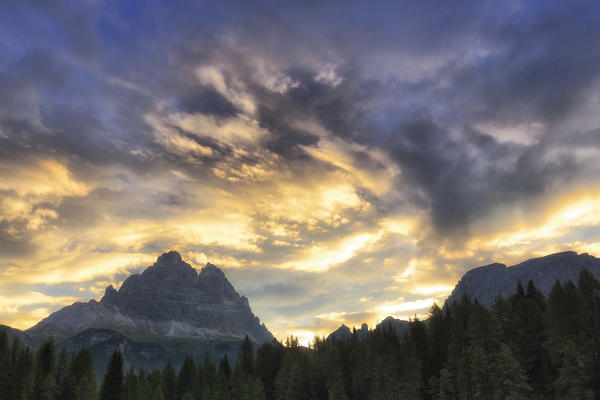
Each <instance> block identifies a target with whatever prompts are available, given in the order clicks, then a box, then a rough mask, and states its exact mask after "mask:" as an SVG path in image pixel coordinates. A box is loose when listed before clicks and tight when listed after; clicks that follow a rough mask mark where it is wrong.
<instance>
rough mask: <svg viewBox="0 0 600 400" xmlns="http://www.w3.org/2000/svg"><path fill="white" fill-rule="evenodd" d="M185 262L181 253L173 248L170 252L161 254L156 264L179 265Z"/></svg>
mask: <svg viewBox="0 0 600 400" xmlns="http://www.w3.org/2000/svg"><path fill="white" fill-rule="evenodd" d="M181 262H183V258H181V254H179V253H178V252H177V251H175V250H171V251H169V252H166V253H163V254H161V255H160V256H159V257H158V258H157V259H156V262H155V263H154V265H165V266H166V265H177V264H179V263H181Z"/></svg>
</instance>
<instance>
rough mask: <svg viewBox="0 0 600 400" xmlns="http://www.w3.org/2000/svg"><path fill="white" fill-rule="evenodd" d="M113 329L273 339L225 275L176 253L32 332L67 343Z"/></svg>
mask: <svg viewBox="0 0 600 400" xmlns="http://www.w3.org/2000/svg"><path fill="white" fill-rule="evenodd" d="M90 328H96V329H110V330H113V331H116V332H119V333H120V334H123V335H126V336H127V337H128V338H131V339H136V340H144V341H156V340H162V339H164V338H169V337H170V338H186V339H197V340H204V341H221V342H223V341H234V340H241V339H243V338H244V336H245V335H248V336H249V337H250V339H251V340H252V341H254V342H256V343H261V342H265V341H268V340H272V339H273V336H272V335H271V333H270V332H269V331H268V330H267V328H266V327H265V326H264V324H261V323H260V321H259V319H258V318H257V317H256V316H255V315H254V314H253V313H252V310H251V309H250V306H249V304H248V299H247V298H246V297H244V296H240V295H239V294H238V293H237V292H236V291H235V289H234V288H233V286H231V284H230V283H229V281H228V280H227V278H226V277H225V274H224V273H223V272H222V271H221V270H220V269H219V268H217V267H215V266H214V265H212V264H210V263H209V264H207V265H206V266H205V267H204V268H202V270H201V271H200V274H198V273H197V272H196V270H195V269H194V268H192V267H191V266H190V265H189V264H188V263H186V262H184V261H183V260H182V258H181V256H180V255H179V253H177V252H175V251H170V252H168V253H164V254H163V255H161V256H160V257H159V258H158V260H157V261H156V263H155V264H154V265H152V266H150V267H148V268H147V269H146V270H145V271H144V272H143V273H142V274H140V275H132V276H130V277H129V278H127V280H125V282H123V285H122V286H121V288H120V289H119V290H118V291H117V290H115V289H114V288H113V287H112V286H109V287H107V288H106V292H105V295H104V297H103V298H102V299H101V300H100V302H97V301H95V300H91V301H89V302H87V303H75V304H73V305H71V306H68V307H65V308H63V309H61V310H59V311H57V312H55V313H53V314H51V315H50V316H49V317H47V318H45V319H44V320H42V321H40V322H39V323H38V324H37V325H35V326H34V327H32V328H30V329H29V330H28V331H27V332H28V333H30V334H33V335H46V336H47V335H53V336H55V337H56V338H57V339H65V338H67V337H70V336H72V335H74V334H76V333H79V332H82V331H84V330H86V329H90Z"/></svg>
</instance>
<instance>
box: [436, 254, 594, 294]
mask: <svg viewBox="0 0 600 400" xmlns="http://www.w3.org/2000/svg"><path fill="white" fill-rule="evenodd" d="M584 268H586V269H587V270H588V271H590V272H591V273H592V274H593V275H594V276H595V277H596V278H599V279H600V259H598V258H596V257H594V256H591V255H589V254H587V253H583V254H577V253H575V252H573V251H566V252H563V253H556V254H551V255H548V256H545V257H540V258H533V259H530V260H527V261H524V262H522V263H520V264H517V265H514V266H511V267H507V266H506V265H504V264H498V263H495V264H490V265H485V266H483V267H479V268H474V269H472V270H470V271H468V272H467V273H466V274H465V275H464V276H463V277H462V278H461V279H460V281H459V282H458V284H457V285H456V286H455V287H454V290H452V294H450V297H448V299H447V300H446V302H445V304H451V303H452V302H453V301H459V300H460V299H461V298H462V296H463V295H467V296H468V297H470V298H471V299H477V301H478V302H479V303H481V304H483V305H485V306H490V305H491V304H492V303H493V302H494V299H495V298H496V297H498V296H500V297H508V296H510V295H511V294H513V293H514V292H515V290H516V287H517V284H518V283H519V282H521V284H522V285H523V287H527V284H528V282H529V281H530V280H531V281H533V284H534V285H535V287H536V288H537V289H538V290H540V291H541V292H542V293H544V294H548V293H549V292H550V289H552V286H553V285H554V283H555V282H556V281H557V280H558V281H560V282H561V283H564V282H566V281H568V280H570V281H572V282H575V283H576V282H577V279H578V277H579V273H580V272H581V270H582V269H584Z"/></svg>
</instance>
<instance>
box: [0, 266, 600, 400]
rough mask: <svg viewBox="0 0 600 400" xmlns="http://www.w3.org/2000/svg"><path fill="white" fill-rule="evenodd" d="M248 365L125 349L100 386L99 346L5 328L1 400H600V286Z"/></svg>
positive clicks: (514, 301)
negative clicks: (147, 360) (38, 342)
mask: <svg viewBox="0 0 600 400" xmlns="http://www.w3.org/2000/svg"><path fill="white" fill-rule="evenodd" d="M252 347H253V346H252V344H251V342H250V340H249V339H248V338H246V339H245V340H244V343H243V345H242V348H241V352H240V357H239V362H238V363H237V365H235V366H232V365H230V363H229V361H228V359H227V357H226V356H225V357H224V358H223V359H221V360H220V362H219V363H218V365H215V364H214V363H213V362H211V361H210V360H209V359H208V358H206V359H205V360H200V361H199V362H197V361H195V360H193V359H192V358H187V359H186V360H185V362H184V363H183V365H182V366H181V368H180V369H179V371H176V370H175V369H174V367H173V366H172V364H171V363H168V364H167V365H166V366H165V367H164V368H163V369H162V370H158V369H155V370H153V371H144V370H140V371H136V370H134V369H133V368H131V367H130V368H129V369H128V370H124V365H123V358H122V355H121V353H120V351H119V350H118V349H117V350H115V352H114V353H113V355H112V358H111V360H110V362H109V364H108V366H107V369H106V371H105V373H104V378H103V380H102V383H101V384H97V382H96V380H95V372H94V366H93V365H94V364H93V359H92V356H91V354H90V352H89V351H88V350H86V349H82V350H80V351H78V352H77V353H75V354H68V353H67V351H66V350H64V349H62V350H57V349H56V346H55V345H54V342H53V340H52V339H50V340H48V341H46V342H45V343H44V344H43V345H42V346H40V348H39V349H38V350H37V351H35V352H34V351H33V350H32V349H30V348H28V347H25V346H22V345H20V343H19V341H18V339H15V340H14V341H13V342H12V343H9V341H8V338H7V333H6V331H4V332H1V333H0V399H11V400H13V399H14V400H20V399H27V400H29V399H32V400H38V399H47V400H59V399H60V400H84V399H85V400H95V399H99V400H109V399H110V400H146V399H151V400H158V399H163V400H180V399H182V400H196V399H201V400H230V399H231V400H238V399H240V400H259V399H260V400H312V399H315V400H350V399H352V400H359V399H360V400H363V399H369V400H371V399H372V400H386V399H426V400H429V399H431V400H442V399H444V400H446V399H452V400H458V399H460V400H462V399H467V400H475V399H515V400H517V399H600V282H599V281H598V280H597V279H595V278H594V276H593V275H592V274H590V273H589V272H588V271H587V270H583V271H582V272H581V274H580V276H579V280H578V282H577V285H575V284H574V283H572V282H571V281H569V282H567V283H565V284H561V283H559V282H558V281H557V282H556V284H555V285H554V287H553V288H552V290H551V292H550V293H549V295H548V297H547V298H545V296H544V295H543V294H542V293H541V292H540V291H538V290H537V289H536V288H535V286H534V285H533V283H532V282H529V284H528V285H527V288H523V286H521V284H519V285H518V287H517V290H516V293H515V294H514V295H512V296H511V297H510V298H507V299H502V298H497V299H496V301H495V303H494V304H493V306H492V307H490V308H486V307H484V306H482V305H480V304H478V303H477V301H475V302H472V301H471V300H469V298H467V297H466V296H465V297H463V298H462V299H461V301H459V302H454V303H453V304H449V305H446V306H445V308H444V309H440V308H439V307H438V306H437V305H434V306H433V307H432V308H431V311H430V314H429V318H428V319H427V320H425V321H420V320H419V319H417V318H415V319H413V320H411V321H410V324H409V329H408V331H407V332H406V333H405V334H404V335H402V336H398V335H397V334H396V332H395V331H393V330H392V328H390V327H385V326H383V325H380V326H379V327H378V328H376V329H374V330H372V331H370V332H369V335H368V336H367V337H366V338H364V339H363V340H359V338H358V336H357V335H356V333H354V334H353V335H352V337H351V338H350V340H335V339H331V340H329V339H328V340H325V339H323V338H315V340H314V343H313V345H312V346H311V348H309V349H306V348H303V347H300V346H299V345H298V341H297V340H296V339H294V338H293V337H290V338H288V339H287V340H286V342H285V344H283V343H280V342H277V341H273V342H270V343H266V344H264V345H262V346H261V347H259V348H258V349H257V350H256V351H254V349H253V348H252Z"/></svg>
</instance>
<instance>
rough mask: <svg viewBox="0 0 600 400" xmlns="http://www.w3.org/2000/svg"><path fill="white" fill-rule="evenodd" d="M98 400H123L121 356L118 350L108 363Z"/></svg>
mask: <svg viewBox="0 0 600 400" xmlns="http://www.w3.org/2000/svg"><path fill="white" fill-rule="evenodd" d="M100 400H123V355H122V354H121V351H120V350H119V349H117V350H115V351H114V352H113V354H112V357H111V358H110V361H109V362H108V367H107V368H106V374H105V375H104V380H103V381H102V388H101V389H100Z"/></svg>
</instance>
